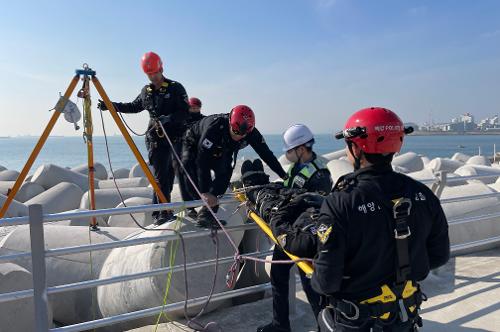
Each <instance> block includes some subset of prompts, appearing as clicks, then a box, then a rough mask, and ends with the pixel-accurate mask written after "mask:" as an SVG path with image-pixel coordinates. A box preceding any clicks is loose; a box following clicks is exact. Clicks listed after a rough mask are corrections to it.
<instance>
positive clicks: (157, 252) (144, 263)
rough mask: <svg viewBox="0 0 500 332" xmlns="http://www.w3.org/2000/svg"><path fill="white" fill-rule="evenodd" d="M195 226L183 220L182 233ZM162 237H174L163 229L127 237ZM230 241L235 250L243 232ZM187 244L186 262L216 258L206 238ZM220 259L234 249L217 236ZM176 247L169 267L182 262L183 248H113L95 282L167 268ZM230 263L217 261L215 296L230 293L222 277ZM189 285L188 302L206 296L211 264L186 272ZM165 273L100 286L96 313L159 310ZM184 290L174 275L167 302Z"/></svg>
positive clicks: (179, 277) (159, 245)
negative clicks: (154, 307) (129, 259)
mask: <svg viewBox="0 0 500 332" xmlns="http://www.w3.org/2000/svg"><path fill="white" fill-rule="evenodd" d="M227 221H228V226H233V225H237V224H242V222H243V220H242V218H241V216H238V217H236V218H235V217H234V216H233V217H232V218H230V219H227ZM167 228H170V229H172V228H175V221H174V222H170V223H166V224H164V225H161V226H159V227H156V228H155V229H167ZM196 229H197V228H196V227H195V226H194V225H193V224H191V223H190V222H188V221H185V220H184V221H183V222H182V225H181V227H180V231H182V232H186V231H193V230H196ZM165 234H174V233H173V232H172V231H169V230H165V231H163V232H158V231H155V232H147V231H144V232H141V233H140V234H137V235H134V236H131V237H129V238H142V237H150V236H158V235H165ZM230 235H231V238H232V239H233V241H234V242H235V244H236V245H237V246H238V245H239V243H240V242H241V239H242V237H243V232H242V231H239V232H231V233H230ZM184 242H185V246H186V260H187V263H188V264H189V263H193V262H201V261H206V260H212V259H215V245H214V243H213V242H212V240H211V239H210V237H209V236H202V237H197V238H189V239H185V240H184ZM218 242H219V257H220V258H222V257H231V256H233V254H234V250H233V248H232V246H231V245H230V243H229V241H228V240H227V238H226V237H225V236H224V235H223V234H222V233H219V235H218ZM173 248H177V249H176V250H175V255H174V252H172V257H174V260H175V262H174V263H173V265H182V264H183V250H182V248H181V244H180V243H179V244H178V246H176V245H175V242H174V241H169V242H165V241H163V242H158V243H154V244H144V245H140V246H134V247H124V248H116V249H113V251H112V252H111V254H110V255H109V256H108V257H107V259H106V262H105V264H104V265H103V268H102V270H101V273H100V275H99V278H108V277H111V276H115V275H121V274H131V273H139V272H144V271H150V270H152V269H158V268H162V267H168V266H170V263H169V260H170V255H171V250H174V249H173ZM124 257H134V263H133V264H130V261H128V260H126V259H123V258H124ZM231 264H232V263H219V266H218V270H217V280H216V285H215V293H221V292H225V291H227V290H229V289H228V287H227V286H226V273H227V271H228V269H229V268H230V266H231ZM187 273H188V276H187V278H188V281H189V298H195V297H200V296H206V295H208V293H209V291H210V288H211V286H212V282H213V276H214V266H209V267H200V268H195V269H191V270H188V271H187ZM166 280H167V275H166V274H164V275H159V276H154V277H150V278H142V279H137V280H131V281H125V282H123V283H121V284H110V285H105V286H100V287H98V290H97V301H98V304H99V309H100V312H101V313H102V315H103V316H104V317H109V316H112V315H116V314H120V313H126V312H130V311H134V310H140V309H145V308H149V307H152V306H158V305H161V304H162V303H163V297H164V294H165V286H166ZM184 296H185V287H184V273H183V272H174V273H172V279H171V285H170V289H169V292H168V302H169V303H173V302H181V301H183V300H184ZM220 305H221V303H220V302H218V303H216V302H212V303H211V304H210V305H209V307H208V308H207V309H208V311H210V310H213V309H215V308H217V307H218V306H220ZM199 309H200V307H189V308H188V311H189V312H190V314H192V313H193V312H196V311H197V310H199ZM169 316H170V317H181V316H182V310H180V311H178V312H173V313H169ZM155 319H156V317H148V318H145V319H144V320H141V324H143V325H147V324H151V323H152V322H154V321H155ZM133 327H134V326H130V325H129V326H127V323H125V325H124V326H121V330H127V329H130V328H133Z"/></svg>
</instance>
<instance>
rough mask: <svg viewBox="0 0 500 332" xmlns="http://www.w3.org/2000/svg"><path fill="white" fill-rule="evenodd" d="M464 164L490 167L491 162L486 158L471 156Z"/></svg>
mask: <svg viewBox="0 0 500 332" xmlns="http://www.w3.org/2000/svg"><path fill="white" fill-rule="evenodd" d="M465 164H466V165H482V166H491V162H490V160H489V159H488V158H487V157H486V156H472V157H470V158H469V159H468V160H467V162H466V163H465Z"/></svg>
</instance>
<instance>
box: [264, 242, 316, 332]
mask: <svg viewBox="0 0 500 332" xmlns="http://www.w3.org/2000/svg"><path fill="white" fill-rule="evenodd" d="M289 259H290V258H289V257H288V256H287V255H286V254H285V253H284V252H283V250H281V248H279V247H277V246H276V247H274V252H273V260H289ZM293 265H294V264H272V265H271V286H272V292H273V327H275V328H278V329H283V330H290V320H289V304H288V293H289V288H288V286H289V281H290V270H291V268H292V267H293ZM299 275H300V280H301V281H302V289H303V290H304V292H305V293H306V297H307V301H308V302H309V304H310V305H311V309H312V311H313V313H314V317H318V314H319V312H320V311H321V309H322V307H321V305H320V298H321V297H320V295H319V294H318V293H316V292H315V291H314V290H313V289H312V287H311V280H310V279H309V278H307V277H306V275H305V273H304V272H303V271H302V270H301V269H299Z"/></svg>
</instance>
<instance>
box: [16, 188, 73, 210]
mask: <svg viewBox="0 0 500 332" xmlns="http://www.w3.org/2000/svg"><path fill="white" fill-rule="evenodd" d="M82 195H83V191H82V189H81V188H80V187H78V186H77V185H76V184H74V183H69V182H61V183H58V184H57V185H55V186H54V187H51V188H50V189H48V190H46V191H44V192H43V193H41V194H39V195H37V196H35V197H33V198H32V199H30V200H28V201H26V202H25V204H26V206H29V205H31V204H41V205H42V206H43V212H44V213H58V212H64V211H68V210H73V209H76V208H78V206H79V205H80V201H81V199H82Z"/></svg>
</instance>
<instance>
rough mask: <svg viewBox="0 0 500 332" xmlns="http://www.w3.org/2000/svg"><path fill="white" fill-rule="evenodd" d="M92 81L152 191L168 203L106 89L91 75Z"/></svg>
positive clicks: (161, 200) (163, 201)
mask: <svg viewBox="0 0 500 332" xmlns="http://www.w3.org/2000/svg"><path fill="white" fill-rule="evenodd" d="M92 82H93V83H94V86H95V88H96V90H97V92H98V93H99V95H100V96H101V98H102V100H103V101H104V104H106V107H107V108H108V110H109V112H110V114H111V116H112V117H113V120H115V122H116V125H117V126H118V128H119V129H120V131H121V133H122V135H123V137H124V138H125V140H126V141H127V144H128V146H129V147H130V149H131V150H132V153H133V154H134V156H135V158H136V159H137V161H138V162H139V165H140V166H141V168H142V170H143V171H144V174H146V177H147V178H148V180H149V182H150V183H151V185H152V186H153V189H154V191H155V192H156V194H157V195H158V199H159V200H160V202H161V203H168V201H167V198H166V197H165V195H163V192H162V191H161V189H160V186H158V183H157V182H156V179H155V177H154V176H153V174H152V173H151V170H150V169H149V167H148V165H147V164H146V162H145V161H144V158H142V155H141V153H140V152H139V149H137V146H135V143H134V141H133V140H132V138H131V137H130V135H129V133H128V131H127V129H126V128H125V126H124V125H123V123H122V121H121V120H120V117H119V116H118V114H117V113H116V110H115V107H114V106H113V103H112V102H111V100H109V97H108V95H107V94H106V91H104V88H103V87H102V85H101V82H99V80H98V79H97V77H95V76H92Z"/></svg>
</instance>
